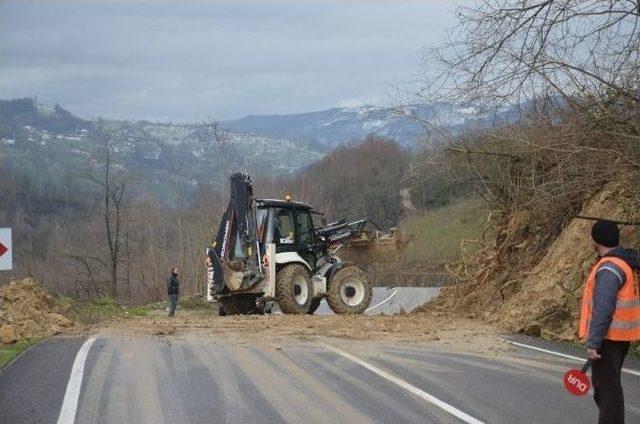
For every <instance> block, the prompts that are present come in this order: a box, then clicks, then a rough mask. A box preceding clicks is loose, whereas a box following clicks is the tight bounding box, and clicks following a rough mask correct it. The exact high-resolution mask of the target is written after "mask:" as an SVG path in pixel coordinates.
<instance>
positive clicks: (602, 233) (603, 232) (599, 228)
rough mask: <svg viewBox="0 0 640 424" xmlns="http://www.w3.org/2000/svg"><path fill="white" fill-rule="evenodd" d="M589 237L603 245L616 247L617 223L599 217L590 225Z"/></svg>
mask: <svg viewBox="0 0 640 424" xmlns="http://www.w3.org/2000/svg"><path fill="white" fill-rule="evenodd" d="M591 238H592V239H593V241H595V242H596V243H598V244H600V245H602V246H604V247H616V246H618V245H619V244H620V230H618V224H616V223H615V222H612V221H608V220H606V219H600V220H598V221H597V222H596V223H595V224H593V227H591Z"/></svg>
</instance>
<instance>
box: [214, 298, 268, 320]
mask: <svg viewBox="0 0 640 424" xmlns="http://www.w3.org/2000/svg"><path fill="white" fill-rule="evenodd" d="M258 297H259V295H257V294H236V295H232V296H228V297H222V298H220V299H218V303H219V306H218V315H220V316H225V315H252V314H262V313H263V310H262V309H261V308H259V307H258V306H257V305H256V299H257V298H258Z"/></svg>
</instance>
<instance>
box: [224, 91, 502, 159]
mask: <svg viewBox="0 0 640 424" xmlns="http://www.w3.org/2000/svg"><path fill="white" fill-rule="evenodd" d="M408 116H411V117H417V118H419V119H422V120H427V121H429V122H432V123H437V124H439V125H443V126H445V127H447V128H449V129H452V130H454V131H455V130H458V129H461V128H466V127H469V126H486V125H488V124H489V123H491V122H492V117H493V116H494V114H487V113H480V112H479V110H478V108H475V107H459V106H455V105H453V104H451V103H445V102H440V103H433V104H428V105H427V104H416V105H410V106H406V107H404V108H403V109H402V110H398V109H395V108H381V107H376V106H362V107H348V108H334V109H328V110H323V111H318V112H308V113H298V114H288V115H249V116H246V117H244V118H241V119H236V120H231V121H227V122H224V125H225V127H227V128H229V129H230V130H232V131H238V132H243V133H255V134H263V135H268V136H271V137H284V138H288V139H295V140H306V141H310V142H313V143H317V144H319V145H322V146H324V147H325V148H333V147H336V146H337V145H339V144H342V143H344V142H347V141H350V140H359V139H362V138H363V137H365V136H366V135H368V134H376V135H379V136H383V137H387V138H391V139H394V140H396V141H397V142H398V143H400V144H402V145H404V146H407V147H409V146H412V145H413V143H414V141H415V140H416V139H418V138H420V137H424V135H425V130H424V128H423V126H422V125H420V123H419V121H418V120H417V119H413V118H410V117H408Z"/></svg>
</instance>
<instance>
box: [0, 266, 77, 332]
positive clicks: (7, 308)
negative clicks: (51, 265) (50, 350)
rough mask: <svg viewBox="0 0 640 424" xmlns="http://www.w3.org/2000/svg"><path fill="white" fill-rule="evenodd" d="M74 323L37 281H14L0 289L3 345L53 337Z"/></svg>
mask: <svg viewBox="0 0 640 424" xmlns="http://www.w3.org/2000/svg"><path fill="white" fill-rule="evenodd" d="M72 324H73V323H72V322H71V321H70V320H69V319H67V318H66V317H64V316H63V315H61V314H60V313H58V309H57V306H56V303H55V301H54V299H53V298H52V297H51V296H50V295H49V294H47V292H46V291H44V290H43V289H42V287H41V286H40V285H39V284H38V282H37V281H35V280H34V279H32V278H25V279H23V280H14V281H11V282H10V283H9V284H7V285H5V286H3V287H2V288H0V342H2V343H14V342H17V341H20V340H25V339H34V338H41V337H48V336H52V335H55V334H59V333H61V332H62V330H63V329H64V328H67V327H70V326H71V325H72Z"/></svg>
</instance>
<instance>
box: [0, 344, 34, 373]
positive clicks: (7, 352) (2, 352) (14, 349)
mask: <svg viewBox="0 0 640 424" xmlns="http://www.w3.org/2000/svg"><path fill="white" fill-rule="evenodd" d="M38 341H39V340H36V339H34V340H23V341H21V342H18V343H14V344H0V368H4V366H5V365H7V364H8V363H9V362H10V361H11V360H12V359H13V358H15V357H16V356H18V355H20V354H21V353H22V352H24V351H25V350H27V349H28V348H30V347H31V346H33V345H34V344H36V343H38Z"/></svg>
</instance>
